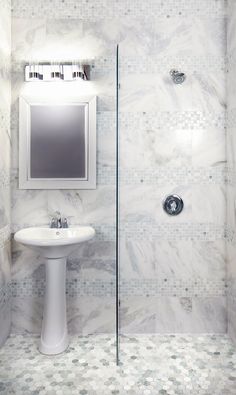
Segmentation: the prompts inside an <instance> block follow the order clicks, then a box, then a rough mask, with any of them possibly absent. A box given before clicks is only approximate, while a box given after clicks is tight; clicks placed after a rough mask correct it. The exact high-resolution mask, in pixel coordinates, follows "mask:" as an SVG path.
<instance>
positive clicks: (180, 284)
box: [120, 279, 226, 297]
mask: <svg viewBox="0 0 236 395" xmlns="http://www.w3.org/2000/svg"><path fill="white" fill-rule="evenodd" d="M225 289H226V284H225V280H224V279H222V280H221V281H220V280H219V281H212V280H205V281H204V280H198V279H196V280H182V279H160V280H156V279H133V280H132V279H131V280H121V282H120V293H121V295H122V296H131V295H133V296H176V297H185V296H187V297H191V296H192V297H208V296H220V295H225V294H226V291H225Z"/></svg>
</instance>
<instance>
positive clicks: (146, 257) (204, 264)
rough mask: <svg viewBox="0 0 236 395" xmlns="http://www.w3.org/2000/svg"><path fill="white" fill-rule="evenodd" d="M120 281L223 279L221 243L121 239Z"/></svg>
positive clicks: (223, 257)
mask: <svg viewBox="0 0 236 395" xmlns="http://www.w3.org/2000/svg"><path fill="white" fill-rule="evenodd" d="M120 254H121V256H122V259H123V260H122V263H123V264H122V266H121V273H120V275H121V279H124V280H128V279H142V278H147V279H154V278H157V279H167V280H170V279H182V280H186V279H191V280H192V279H196V280H197V279H199V278H201V279H203V280H204V279H205V280H207V279H211V280H220V279H224V278H225V277H226V268H225V242H224V241H223V240H218V241H208V242H198V241H185V240H183V241H164V240H156V241H152V242H148V241H146V240H143V241H137V242H135V241H129V240H125V239H122V240H121V243H120Z"/></svg>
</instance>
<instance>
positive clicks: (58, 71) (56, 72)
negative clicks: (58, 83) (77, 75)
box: [51, 64, 64, 81]
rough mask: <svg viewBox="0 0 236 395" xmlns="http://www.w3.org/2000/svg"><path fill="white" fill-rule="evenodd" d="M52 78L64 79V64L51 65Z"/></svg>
mask: <svg viewBox="0 0 236 395" xmlns="http://www.w3.org/2000/svg"><path fill="white" fill-rule="evenodd" d="M51 69H52V71H51V79H52V80H54V81H55V80H64V70H63V65H62V64H59V65H51Z"/></svg>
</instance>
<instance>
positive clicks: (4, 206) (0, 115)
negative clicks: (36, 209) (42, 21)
mask: <svg viewBox="0 0 236 395" xmlns="http://www.w3.org/2000/svg"><path fill="white" fill-rule="evenodd" d="M0 35H1V43H0V58H1V61H0V85H1V93H0V174H1V177H0V233H1V236H2V237H1V239H2V240H1V243H0V346H1V345H3V344H4V342H5V340H6V338H7V336H8V335H9V332H10V325H11V312H10V292H9V285H10V280H11V279H10V266H11V257H10V244H9V234H8V232H9V231H8V229H9V227H10V185H9V180H10V149H11V141H10V103H11V102H10V98H11V84H10V75H11V66H10V54H11V8H10V3H9V2H8V1H4V2H3V1H2V2H1V15H0Z"/></svg>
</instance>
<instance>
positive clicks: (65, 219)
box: [61, 218, 69, 228]
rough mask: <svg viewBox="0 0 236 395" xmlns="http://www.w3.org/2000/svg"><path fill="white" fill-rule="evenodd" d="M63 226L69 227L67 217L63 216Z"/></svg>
mask: <svg viewBox="0 0 236 395" xmlns="http://www.w3.org/2000/svg"><path fill="white" fill-rule="evenodd" d="M61 227H62V228H69V225H68V220H67V218H63V219H62V221H61Z"/></svg>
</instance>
